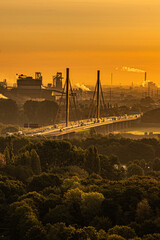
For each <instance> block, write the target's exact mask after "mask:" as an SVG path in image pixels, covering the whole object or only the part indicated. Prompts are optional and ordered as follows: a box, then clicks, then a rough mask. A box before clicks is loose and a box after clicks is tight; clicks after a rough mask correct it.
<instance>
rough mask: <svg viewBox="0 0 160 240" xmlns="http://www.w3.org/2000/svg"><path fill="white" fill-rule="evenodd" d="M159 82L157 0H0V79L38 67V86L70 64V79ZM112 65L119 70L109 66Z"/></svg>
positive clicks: (10, 78) (159, 8)
mask: <svg viewBox="0 0 160 240" xmlns="http://www.w3.org/2000/svg"><path fill="white" fill-rule="evenodd" d="M122 66H127V67H134V68H138V69H142V70H145V71H147V73H148V75H147V76H148V78H149V80H151V81H154V82H156V83H157V84H159V85H160V1H159V0H152V1H151V0H134V1H133V0H132V1H129V0H93V1H91V0H78V1H77V0H74V1H73V0H72V1H67V0H0V81H1V80H3V79H4V78H7V80H8V82H9V83H10V84H11V83H13V82H15V81H16V73H18V74H21V73H23V74H27V75H33V76H34V72H35V71H41V72H42V74H43V77H44V84H46V83H47V82H52V75H55V73H56V72H57V71H62V72H63V74H64V76H65V69H66V67H70V78H71V81H72V82H73V83H77V82H80V83H83V84H95V82H96V71H97V70H98V69H100V70H101V81H102V84H109V83H110V73H111V72H113V76H114V78H113V83H114V84H119V83H121V84H131V82H132V81H133V82H134V83H135V84H140V83H141V82H142V81H143V78H144V74H143V73H130V72H122V71H120V69H121V67H122ZM116 68H118V69H119V70H115V69H116Z"/></svg>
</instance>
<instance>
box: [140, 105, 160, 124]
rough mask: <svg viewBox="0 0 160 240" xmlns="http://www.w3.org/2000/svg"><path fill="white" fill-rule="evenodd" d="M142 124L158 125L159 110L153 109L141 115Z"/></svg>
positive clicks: (159, 118)
mask: <svg viewBox="0 0 160 240" xmlns="http://www.w3.org/2000/svg"><path fill="white" fill-rule="evenodd" d="M142 122H144V123H160V108H157V109H153V110H151V111H148V112H146V113H144V114H143V117H142Z"/></svg>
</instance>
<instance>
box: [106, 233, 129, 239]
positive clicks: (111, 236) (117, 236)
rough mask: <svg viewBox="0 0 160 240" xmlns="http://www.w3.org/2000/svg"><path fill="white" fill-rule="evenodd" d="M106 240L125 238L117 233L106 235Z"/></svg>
mask: <svg viewBox="0 0 160 240" xmlns="http://www.w3.org/2000/svg"><path fill="white" fill-rule="evenodd" d="M107 240H125V238H124V237H122V236H120V235H117V234H112V235H109V236H108V238H107Z"/></svg>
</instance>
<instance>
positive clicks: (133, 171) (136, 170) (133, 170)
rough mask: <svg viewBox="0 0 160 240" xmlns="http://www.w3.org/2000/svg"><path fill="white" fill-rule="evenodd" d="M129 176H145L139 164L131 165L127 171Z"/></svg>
mask: <svg viewBox="0 0 160 240" xmlns="http://www.w3.org/2000/svg"><path fill="white" fill-rule="evenodd" d="M127 175H128V177H132V176H134V175H137V176H143V175H144V171H143V169H142V168H141V167H140V166H138V165H137V164H131V165H129V167H128V169H127Z"/></svg>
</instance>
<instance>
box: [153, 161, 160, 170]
mask: <svg viewBox="0 0 160 240" xmlns="http://www.w3.org/2000/svg"><path fill="white" fill-rule="evenodd" d="M152 167H153V170H154V171H160V158H155V159H154V160H153V164H152Z"/></svg>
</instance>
